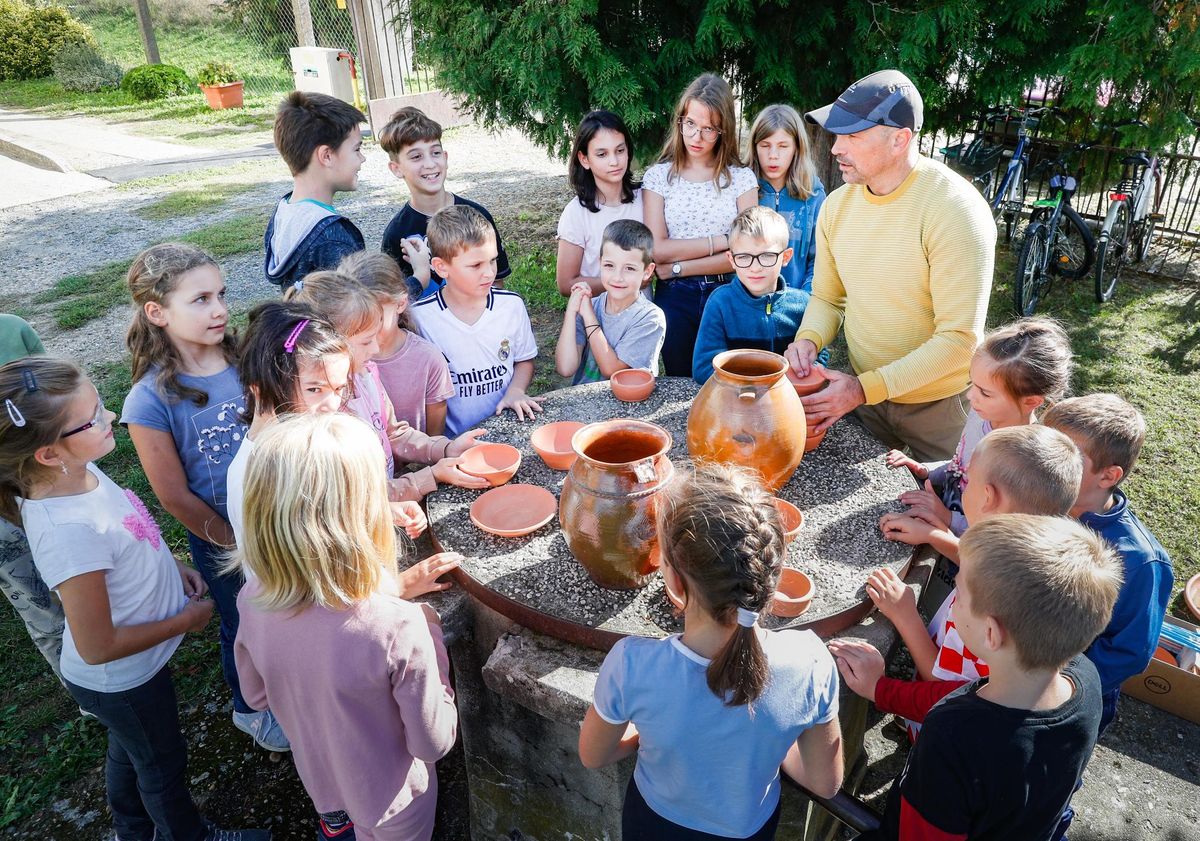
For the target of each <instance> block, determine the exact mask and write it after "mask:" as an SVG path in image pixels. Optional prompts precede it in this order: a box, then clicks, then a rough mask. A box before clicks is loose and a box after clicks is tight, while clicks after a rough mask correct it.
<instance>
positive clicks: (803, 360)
mask: <svg viewBox="0 0 1200 841" xmlns="http://www.w3.org/2000/svg"><path fill="white" fill-rule="evenodd" d="M783 358H784V359H786V360H787V362H788V365H790V366H792V370H793V371H795V372H796V373H797V374H799V375H800V376H802V377H807V376H808V374H809V372H810V371H812V366H813V362H815V361H816V359H817V346H816V345H815V344H813V343H812V342H811V341H810V340H808V339H800V340H799V341H797V342H792V343H791V344H790V345H788V346H787V350H785V351H784V352H783Z"/></svg>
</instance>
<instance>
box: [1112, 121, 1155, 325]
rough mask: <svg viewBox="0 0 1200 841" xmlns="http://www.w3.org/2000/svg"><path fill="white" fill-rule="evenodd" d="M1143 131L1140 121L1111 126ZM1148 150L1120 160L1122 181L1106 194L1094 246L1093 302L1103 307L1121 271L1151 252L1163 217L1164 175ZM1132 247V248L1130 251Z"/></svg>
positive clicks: (1143, 258) (1114, 128)
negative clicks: (1105, 201)
mask: <svg viewBox="0 0 1200 841" xmlns="http://www.w3.org/2000/svg"><path fill="white" fill-rule="evenodd" d="M1123 126H1139V127H1141V128H1145V127H1146V124H1145V123H1144V122H1142V121H1141V120H1130V121H1128V122H1125V123H1120V124H1119V125H1116V126H1113V133H1114V136H1115V134H1116V130H1117V129H1119V128H1121V127H1123ZM1148 155H1149V153H1148V152H1147V151H1141V152H1137V153H1135V154H1133V155H1127V156H1125V157H1123V158H1121V166H1122V171H1121V180H1120V182H1118V184H1117V186H1116V187H1114V188H1113V189H1112V190H1111V191H1109V194H1108V198H1109V201H1110V202H1111V203H1110V204H1109V206H1108V213H1107V215H1106V216H1105V217H1104V225H1103V227H1101V228H1100V236H1099V238H1098V242H1097V245H1096V302H1097V303H1100V304H1103V303H1107V302H1108V301H1109V300H1111V299H1112V296H1113V292H1115V291H1116V288H1117V281H1118V280H1119V279H1120V277H1121V270H1122V269H1124V268H1125V266H1126V264H1127V263H1129V262H1131V261H1130V256H1131V250H1132V257H1133V259H1132V262H1135V263H1140V262H1142V261H1143V260H1145V259H1146V255H1147V254H1149V253H1150V243H1151V242H1152V241H1153V239H1154V230H1155V228H1156V227H1157V225H1158V222H1159V220H1161V219H1162V218H1163V216H1162V214H1161V213H1160V212H1159V204H1160V203H1161V201H1162V192H1163V176H1162V168H1161V167H1160V166H1159V163H1158V155H1157V154H1156V155H1154V156H1153V157H1149V156H1148ZM1131 246H1132V249H1131V248H1130V247H1131Z"/></svg>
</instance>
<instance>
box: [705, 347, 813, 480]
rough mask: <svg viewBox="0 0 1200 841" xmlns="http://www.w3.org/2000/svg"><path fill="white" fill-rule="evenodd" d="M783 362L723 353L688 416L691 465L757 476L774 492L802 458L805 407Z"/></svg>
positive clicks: (761, 353) (770, 356) (750, 353)
mask: <svg viewBox="0 0 1200 841" xmlns="http://www.w3.org/2000/svg"><path fill="white" fill-rule="evenodd" d="M787 370H788V364H787V360H785V359H784V358H783V357H782V356H780V355H779V354H777V353H771V352H770V351H765V350H727V351H725V352H724V353H719V354H717V356H716V358H715V359H713V375H712V377H710V378H709V380H708V382H706V383H705V384H704V387H703V388H701V389H700V393H699V394H697V395H696V399H695V400H694V401H693V402H692V408H691V411H690V412H688V427H687V430H688V431H687V436H688V438H687V441H688V452H689V453H691V455H692V457H693V458H695V459H707V460H709V461H718V462H726V463H732V464H740V465H742V466H744V467H748V468H751V469H752V470H756V471H758V473H759V475H760V476H761V477H762V481H763V484H764V485H766V487H767V488H769V489H770V490H772V491H777V490H779V489H780V488H781V487H783V485H784V484H785V483H786V482H787V480H788V479H789V478H791V475H792V473H794V472H795V470H796V467H797V465H799V464H800V460H801V459H802V458H804V438H805V426H804V407H803V406H802V405H800V398H799V397H797V396H796V390H795V389H794V388H792V386H791V384H790V383H789V382H788V380H787V377H786V376H785V374H786V373H787Z"/></svg>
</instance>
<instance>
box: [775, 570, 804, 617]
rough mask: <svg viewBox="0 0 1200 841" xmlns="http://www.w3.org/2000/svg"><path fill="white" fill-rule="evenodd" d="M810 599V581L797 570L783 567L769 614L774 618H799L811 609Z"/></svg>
mask: <svg viewBox="0 0 1200 841" xmlns="http://www.w3.org/2000/svg"><path fill="white" fill-rule="evenodd" d="M812 599H813V581H812V579H811V578H809V577H808V576H807V575H805V574H804V573H803V572H801V571H800V570H798V569H791V568H790V567H784V570H783V573H782V574H781V575H780V576H779V586H778V587H777V588H776V590H775V598H773V599H772V600H771V612H772V613H774V614H775V615H776V616H785V617H792V616H799V615H800V614H801V613H803V612H804V611H806V610H808V609H809V608H810V607H812Z"/></svg>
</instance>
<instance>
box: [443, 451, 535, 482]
mask: <svg viewBox="0 0 1200 841" xmlns="http://www.w3.org/2000/svg"><path fill="white" fill-rule="evenodd" d="M520 466H521V451H520V450H518V449H517V448H516V447H512V446H509V445H508V444H477V445H475V446H474V447H472V448H471V449H469V450H467V451H466V452H465V453H463V455H462V461H460V462H459V464H458V467H459V469H460V470H462V472H463V473H469V474H471V475H472V476H478V477H479V478H480V479H487V481H488V484H489V485H491V486H492V487H493V488H495V487H499V486H500V485H503V484H504V483H505V482H507V481H508V480H509V479H511V478H512V477H513V474H514V473H516V472H517V468H518V467H520Z"/></svg>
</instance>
